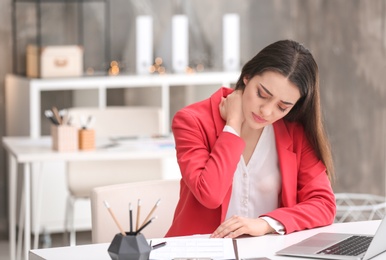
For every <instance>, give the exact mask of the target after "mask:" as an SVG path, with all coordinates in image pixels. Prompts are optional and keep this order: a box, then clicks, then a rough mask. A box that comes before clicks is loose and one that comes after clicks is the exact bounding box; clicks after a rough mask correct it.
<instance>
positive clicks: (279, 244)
mask: <svg viewBox="0 0 386 260" xmlns="http://www.w3.org/2000/svg"><path fill="white" fill-rule="evenodd" d="M379 224H380V221H378V220H376V221H363V222H350V223H339V224H333V225H330V226H327V227H322V228H315V229H311V230H305V231H301V232H295V233H292V234H289V235H283V236H281V235H266V236H261V237H248V238H239V239H237V246H238V253H239V258H240V259H242V258H252V257H267V258H268V259H277V260H280V259H288V260H290V259H296V258H294V257H284V256H276V255H275V252H276V251H278V250H280V249H282V248H284V247H287V246H289V245H292V244H294V243H297V242H299V241H301V240H303V239H305V238H307V237H310V236H311V235H314V234H316V233H319V232H336V233H356V234H371V235H373V234H374V233H375V231H376V229H377V228H378V226H379ZM165 240H167V239H165ZM108 246H109V244H108V243H105V244H93V245H83V246H75V247H58V248H47V249H37V250H31V251H30V254H29V257H30V258H29V259H30V260H42V259H55V260H64V259H66V260H67V259H71V260H81V259H82V260H84V259H93V260H108V259H110V256H109V255H108V253H107V249H108ZM302 259H306V258H302ZM380 259H386V253H383V254H381V255H378V256H377V257H375V258H373V260H380Z"/></svg>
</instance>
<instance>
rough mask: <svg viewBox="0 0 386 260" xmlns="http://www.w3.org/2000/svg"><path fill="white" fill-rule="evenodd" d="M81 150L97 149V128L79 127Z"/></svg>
mask: <svg viewBox="0 0 386 260" xmlns="http://www.w3.org/2000/svg"><path fill="white" fill-rule="evenodd" d="M78 140H79V150H94V149H95V130H94V129H79V131H78Z"/></svg>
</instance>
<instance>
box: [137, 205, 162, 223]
mask: <svg viewBox="0 0 386 260" xmlns="http://www.w3.org/2000/svg"><path fill="white" fill-rule="evenodd" d="M160 201H161V199H159V200H157V202H156V203H155V205H154V207H153V208H152V209H151V211H150V212H149V214H148V215H147V217H146V218H145V220H144V221H143V222H142V225H141V227H140V228H139V229H141V228H142V227H143V225H145V224H146V222H147V221H148V220H149V219H150V217H151V215H152V214H153V212H154V211H155V209H156V208H157V207H158V204H159V203H160Z"/></svg>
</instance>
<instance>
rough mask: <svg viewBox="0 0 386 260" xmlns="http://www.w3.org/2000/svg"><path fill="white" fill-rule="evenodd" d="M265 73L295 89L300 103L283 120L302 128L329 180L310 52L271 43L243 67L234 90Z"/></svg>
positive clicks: (325, 140)
mask: <svg viewBox="0 0 386 260" xmlns="http://www.w3.org/2000/svg"><path fill="white" fill-rule="evenodd" d="M265 71H275V72H279V73H280V74H282V75H283V76H284V77H286V78H288V80H289V81H291V83H293V84H294V85H295V86H297V87H298V89H299V91H300V99H299V100H298V101H297V102H296V104H295V106H294V107H293V108H292V109H291V111H290V112H289V113H288V114H287V115H286V116H285V117H284V119H285V120H287V121H295V122H299V123H300V124H302V125H303V127H304V131H305V133H306V136H307V138H308V140H309V142H310V144H311V146H312V147H313V148H314V150H315V152H316V155H317V156H318V157H319V159H320V160H321V161H322V162H323V163H324V165H325V166H326V169H327V175H328V177H329V178H330V180H332V179H333V177H334V165H333V160H332V155H331V148H330V143H329V141H328V138H327V135H326V133H325V130H324V127H323V121H322V114H321V109H320V94H319V69H318V65H317V64H316V62H315V60H314V58H313V56H312V54H311V52H310V51H309V50H308V49H307V48H305V47H304V46H303V45H302V44H300V43H298V42H295V41H292V40H282V41H277V42H274V43H272V44H270V45H268V46H267V47H265V48H264V49H262V50H261V51H260V52H259V53H258V54H257V55H256V56H255V57H253V58H252V59H251V60H250V61H248V62H247V63H246V64H245V65H244V67H243V69H242V71H241V75H240V78H239V79H238V81H237V83H236V89H241V90H244V88H245V84H244V81H243V79H244V77H249V78H252V77H254V76H255V75H261V74H262V73H263V72H265Z"/></svg>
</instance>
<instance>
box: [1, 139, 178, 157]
mask: <svg viewBox="0 0 386 260" xmlns="http://www.w3.org/2000/svg"><path fill="white" fill-rule="evenodd" d="M96 142H97V143H96V147H97V149H95V150H91V151H73V152H58V151H53V150H52V148H51V137H50V136H44V137H41V138H30V137H3V146H4V148H5V149H6V150H7V151H8V152H9V153H10V154H12V155H14V156H15V157H16V160H17V161H18V162H19V163H27V162H42V161H55V160H57V161H87V160H107V161H108V160H125V159H148V158H154V159H158V158H159V159H162V158H167V157H171V156H175V149H174V141H173V138H172V137H167V138H139V139H135V140H126V141H121V142H120V144H119V145H117V146H115V147H111V148H102V147H103V146H105V145H108V144H111V143H112V142H111V141H109V140H108V139H102V140H97V141H96Z"/></svg>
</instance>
